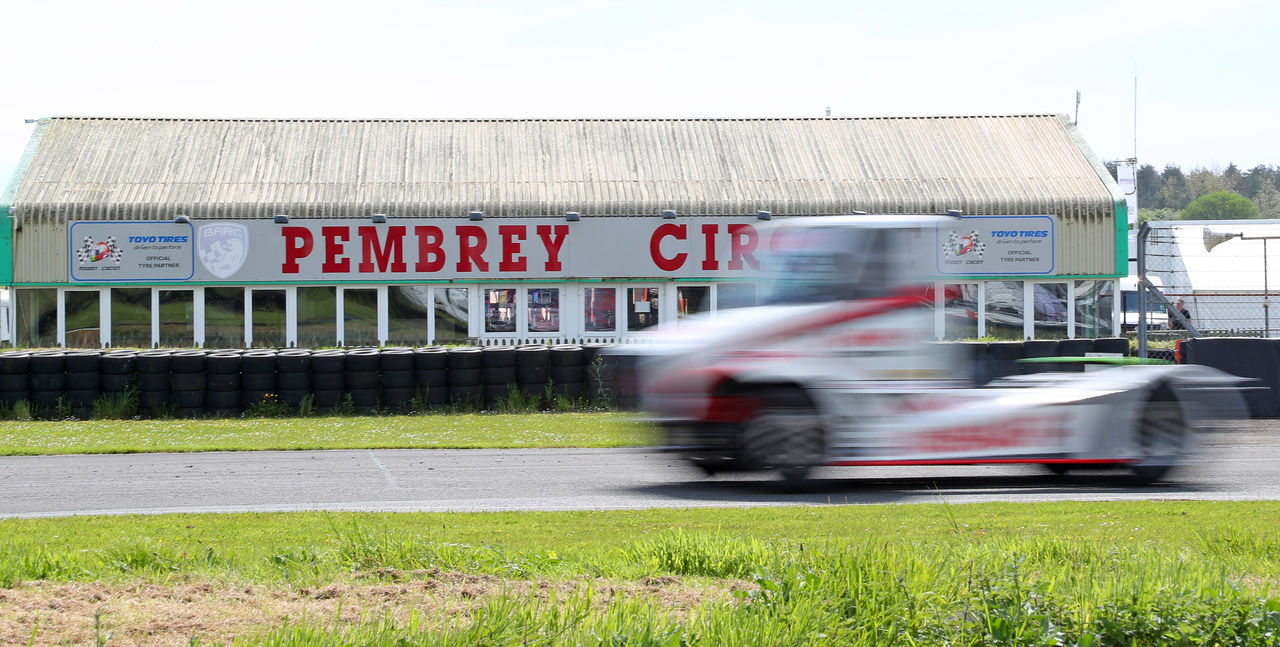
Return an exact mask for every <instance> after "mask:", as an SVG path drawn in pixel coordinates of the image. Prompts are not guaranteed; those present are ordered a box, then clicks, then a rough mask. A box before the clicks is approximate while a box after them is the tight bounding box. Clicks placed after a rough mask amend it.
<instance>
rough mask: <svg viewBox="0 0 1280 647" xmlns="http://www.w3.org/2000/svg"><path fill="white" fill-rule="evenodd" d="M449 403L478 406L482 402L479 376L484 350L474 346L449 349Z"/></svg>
mask: <svg viewBox="0 0 1280 647" xmlns="http://www.w3.org/2000/svg"><path fill="white" fill-rule="evenodd" d="M448 365H449V403H450V404H454V405H458V406H479V405H480V404H481V403H482V402H483V399H482V398H483V391H482V390H481V388H480V377H481V373H482V372H483V370H484V351H483V349H481V348H478V347H475V346H459V347H457V348H450V349H449V359H448Z"/></svg>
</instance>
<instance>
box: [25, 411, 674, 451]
mask: <svg viewBox="0 0 1280 647" xmlns="http://www.w3.org/2000/svg"><path fill="white" fill-rule="evenodd" d="M656 438H657V436H656V433H655V430H654V429H653V428H652V427H651V426H650V425H647V424H644V423H642V422H638V421H636V420H635V417H634V416H633V415H628V414H621V413H603V412H602V413H521V414H465V413H450V414H432V415H412V416H375V417H343V416H336V417H318V418H232V419H214V420H58V421H38V420H25V421H13V422H6V423H4V425H0V455H10V456H12V455H34V454H120V453H133V452H201V451H238V450H266V449H401V448H431V449H479V448H488V449H499V448H533V447H638V446H645V445H651V444H654V443H655V442H656Z"/></svg>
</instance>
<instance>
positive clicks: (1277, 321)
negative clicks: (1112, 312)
mask: <svg viewBox="0 0 1280 647" xmlns="http://www.w3.org/2000/svg"><path fill="white" fill-rule="evenodd" d="M1148 226H1149V230H1148V232H1147V234H1146V236H1145V238H1144V237H1143V236H1139V237H1138V240H1139V244H1140V245H1141V246H1142V247H1143V249H1142V252H1143V253H1144V256H1145V264H1146V277H1147V279H1148V281H1149V282H1150V283H1151V288H1150V289H1149V291H1148V296H1147V301H1148V304H1147V305H1148V308H1147V311H1148V313H1147V325H1148V335H1149V338H1151V339H1159V338H1162V337H1174V338H1178V337H1187V336H1193V335H1194V334H1198V335H1199V336H1201V337H1272V336H1277V335H1280V303H1277V304H1276V305H1277V307H1272V304H1273V302H1276V301H1277V299H1276V294H1275V292H1277V291H1280V272H1277V270H1276V267H1275V266H1280V221H1275V220H1232V221H1205V222H1187V221H1172V222H1152V223H1148ZM1272 256H1274V257H1275V258H1272ZM1272 273H1274V274H1275V275H1276V278H1275V279H1271V278H1270V276H1269V274H1272ZM1161 297H1163V298H1161ZM1127 298H1131V297H1127ZM1179 302H1181V304H1182V305H1181V308H1178V306H1177V304H1178V303H1179ZM1175 309H1180V310H1181V311H1182V312H1183V313H1184V314H1185V317H1186V319H1188V320H1189V324H1190V330H1187V329H1186V328H1187V327H1186V326H1185V325H1184V324H1183V323H1182V321H1181V320H1180V318H1179V317H1178V316H1176V315H1175V314H1174V313H1173V311H1174V310H1175ZM1126 310H1132V311H1133V312H1135V313H1136V312H1137V311H1138V310H1137V308H1136V304H1130V305H1126Z"/></svg>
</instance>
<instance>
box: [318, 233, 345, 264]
mask: <svg viewBox="0 0 1280 647" xmlns="http://www.w3.org/2000/svg"><path fill="white" fill-rule="evenodd" d="M320 235H321V236H324V263H322V264H321V265H320V271H321V272H323V273H325V274H331V273H335V272H350V271H351V259H349V258H338V255H340V254H342V248H343V244H342V243H345V242H346V241H347V239H348V238H350V237H351V231H350V230H348V229H347V228H346V227H321V228H320Z"/></svg>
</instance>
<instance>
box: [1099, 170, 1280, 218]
mask: <svg viewBox="0 0 1280 647" xmlns="http://www.w3.org/2000/svg"><path fill="white" fill-rule="evenodd" d="M1107 168H1108V170H1110V171H1111V176H1112V177H1115V176H1116V165H1115V163H1114V162H1107ZM1137 185H1138V186H1137V190H1138V220H1139V221H1147V220H1238V219H1248V218H1280V166H1266V165H1261V164H1260V165H1258V166H1255V167H1253V168H1251V169H1249V170H1247V171H1241V170H1240V169H1239V167H1237V166H1236V165H1235V164H1230V165H1228V166H1227V168H1225V169H1222V170H1216V169H1206V168H1198V169H1195V170H1193V171H1190V172H1187V173H1184V172H1183V171H1182V169H1181V168H1179V167H1178V166H1176V165H1173V164H1170V165H1168V166H1165V167H1164V170H1163V171H1158V170H1156V168H1155V167H1154V166H1152V165H1150V164H1144V165H1142V166H1139V167H1138V171H1137Z"/></svg>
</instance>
